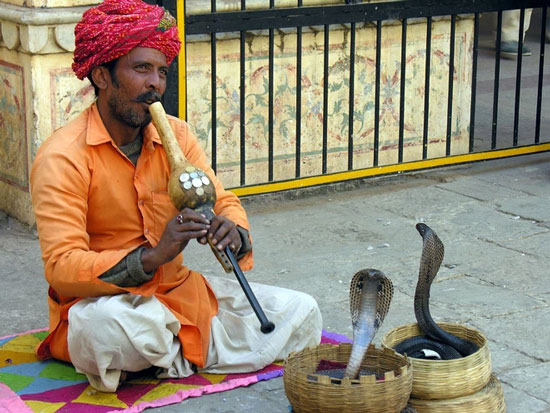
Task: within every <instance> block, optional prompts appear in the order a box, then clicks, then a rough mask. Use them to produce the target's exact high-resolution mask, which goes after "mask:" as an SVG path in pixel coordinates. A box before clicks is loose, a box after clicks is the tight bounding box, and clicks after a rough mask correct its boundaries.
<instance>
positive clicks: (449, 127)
mask: <svg viewBox="0 0 550 413" xmlns="http://www.w3.org/2000/svg"><path fill="white" fill-rule="evenodd" d="M455 30H456V15H454V14H453V15H452V16H451V36H450V37H451V39H450V45H449V86H448V88H447V90H448V95H447V136H446V141H445V154H446V155H447V156H449V155H450V154H451V141H452V126H453V91H454V88H453V85H454V74H455Z"/></svg>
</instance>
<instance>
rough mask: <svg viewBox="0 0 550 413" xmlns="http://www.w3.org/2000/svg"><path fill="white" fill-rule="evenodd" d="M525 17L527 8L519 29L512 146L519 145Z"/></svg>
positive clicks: (522, 10)
mask: <svg viewBox="0 0 550 413" xmlns="http://www.w3.org/2000/svg"><path fill="white" fill-rule="evenodd" d="M524 18H525V9H521V10H520V13H519V30H518V57H517V67H516V96H515V99H514V132H513V136H512V146H518V128H519V106H520V92H521V66H522V62H523V52H522V50H523V27H524V24H523V19H524Z"/></svg>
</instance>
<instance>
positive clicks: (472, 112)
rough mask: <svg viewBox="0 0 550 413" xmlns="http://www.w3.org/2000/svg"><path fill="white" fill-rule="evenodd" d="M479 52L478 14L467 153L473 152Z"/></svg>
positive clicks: (477, 14) (475, 31) (476, 15)
mask: <svg viewBox="0 0 550 413" xmlns="http://www.w3.org/2000/svg"><path fill="white" fill-rule="evenodd" d="M478 52H479V13H475V15H474V44H473V51H472V99H471V105H470V138H469V143H468V152H473V151H474V139H475V135H474V133H475V123H476V92H477V89H476V88H477V57H478Z"/></svg>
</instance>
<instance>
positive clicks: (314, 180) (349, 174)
mask: <svg viewBox="0 0 550 413" xmlns="http://www.w3.org/2000/svg"><path fill="white" fill-rule="evenodd" d="M547 151H550V143H546V144H538V145H530V146H522V147H520V148H512V149H501V150H495V151H488V152H477V153H468V154H464V155H455V156H447V157H443V158H434V159H426V160H421V161H413V162H406V163H401V164H395V165H385V166H378V167H372V168H366V169H358V170H355V171H346V172H337V173H333V174H327V175H320V176H311V177H307V178H297V179H292V180H288V181H281V182H275V183H268V184H260V185H251V186H245V187H241V188H232V189H231V192H233V193H235V194H236V195H237V196H247V195H257V194H265V193H268V192H278V191H286V190H289V189H298V188H305V187H310V186H316V185H323V184H330V183H335V182H342V181H349V180H352V179H359V178H367V177H371V176H379V175H388V174H395V173H399V172H405V171H415V170H420V169H429V168H435V167H440V166H448V165H457V164H461V163H468V162H476V161H485V160H490V159H499V158H508V157H512V156H518V155H526V154H530V153H538V152H547Z"/></svg>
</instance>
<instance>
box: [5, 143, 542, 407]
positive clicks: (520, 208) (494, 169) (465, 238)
mask: <svg viewBox="0 0 550 413" xmlns="http://www.w3.org/2000/svg"><path fill="white" fill-rule="evenodd" d="M244 204H245V206H246V208H247V210H248V212H249V216H250V220H251V224H252V234H253V237H254V243H255V244H254V245H255V251H256V255H255V256H256V267H255V269H254V270H253V271H251V272H250V273H248V275H247V277H248V280H249V281H251V282H262V283H270V284H274V285H279V286H285V287H290V288H294V289H297V290H301V291H305V292H308V293H310V294H312V295H313V296H314V297H315V298H316V299H317V300H318V302H319V305H320V307H321V310H322V312H323V317H324V325H325V328H327V329H329V330H332V331H335V332H338V333H342V334H346V335H348V336H351V322H350V316H349V310H348V305H349V304H348V297H347V294H348V289H349V281H350V279H351V277H352V276H353V274H354V273H355V272H356V271H358V270H360V269H364V268H369V267H370V268H377V269H379V270H381V271H383V272H384V273H385V274H386V275H387V276H388V277H390V278H391V279H392V281H393V283H394V286H395V290H396V292H395V296H394V299H393V302H392V305H391V308H390V312H389V314H388V315H387V317H386V320H385V322H384V324H383V326H382V328H381V329H380V331H379V332H378V335H377V337H376V339H375V341H376V342H380V340H381V338H382V337H383V335H384V333H386V332H387V331H388V330H389V329H391V328H393V327H396V326H398V325H401V324H405V323H409V322H413V321H414V314H413V302H412V297H413V292H414V286H415V283H416V277H417V275H418V262H419V257H420V251H421V244H422V243H421V238H420V236H419V235H418V233H417V232H416V230H415V228H414V226H415V224H416V223H417V222H421V221H423V222H425V223H427V224H428V225H429V226H431V227H432V228H433V229H434V230H435V231H436V232H437V233H438V235H439V236H440V238H441V239H442V241H443V242H444V244H445V246H446V255H445V259H444V262H443V266H442V268H441V270H440V272H439V274H438V276H437V278H436V282H435V283H434V285H433V287H432V315H433V316H434V318H435V319H436V321H451V322H461V323H466V324H467V325H470V326H473V327H475V328H477V329H479V330H481V331H483V332H484V333H485V334H486V336H487V337H488V339H489V341H490V350H491V354H492V358H493V368H494V372H495V373H496V374H497V375H498V377H499V378H500V380H501V381H502V382H503V384H504V391H505V397H506V402H507V405H508V412H512V413H524V412H533V413H537V412H550V392H549V390H548V389H550V376H549V375H548V371H550V347H549V346H548V342H549V340H550V325H549V323H548V320H549V319H550V278H549V270H548V268H549V263H550V208H549V207H548V206H549V205H550V154H549V153H543V154H537V155H530V156H523V157H519V158H512V159H505V160H498V161H490V162H483V163H478V164H473V165H468V166H459V167H454V168H450V169H444V170H432V171H426V172H423V173H416V174H412V175H407V176H398V177H393V178H385V179H376V180H370V181H366V182H356V183H354V184H348V185H347V188H342V186H341V185H340V186H338V190H336V188H335V187H325V188H323V189H322V192H319V190H316V191H313V190H310V191H303V192H301V193H294V194H289V195H285V196H283V195H279V196H273V195H271V196H264V197H256V198H254V199H252V200H247V199H245V200H244ZM0 251H2V254H1V255H0V268H1V270H0V276H1V279H2V280H3V288H2V289H1V290H0V303H1V308H2V311H1V312H0V336H3V335H7V334H11V333H16V332H20V331H24V330H28V329H31V328H38V327H44V326H46V324H47V322H46V314H47V307H46V300H45V297H46V283H45V281H44V279H43V276H42V268H41V261H40V252H39V247H38V241H37V239H36V236H35V235H34V232H33V231H32V230H31V229H29V228H27V227H25V226H22V225H20V224H19V223H17V222H16V221H13V220H12V219H9V218H8V217H5V216H3V218H2V219H1V220H0ZM188 256H189V257H192V258H189V259H190V260H191V261H192V263H191V264H190V265H191V267H192V268H196V269H198V270H201V271H203V272H204V273H207V274H215V273H220V271H219V268H218V266H219V264H218V263H217V261H215V259H214V258H213V256H211V252H210V251H209V249H208V248H206V247H202V246H200V245H198V244H197V245H194V246H193V247H192V249H191V251H190V253H188ZM259 409H262V410H263V411H265V412H288V411H289V403H288V401H287V399H286V397H285V392H284V388H283V381H282V379H280V378H279V379H274V380H271V381H268V382H265V383H258V384H255V385H252V386H250V387H248V388H241V389H237V390H233V391H230V392H226V393H218V394H214V395H208V396H203V397H200V398H198V399H190V400H186V401H184V402H183V403H181V404H179V405H173V406H166V407H163V408H158V409H152V410H151V411H158V412H163V413H168V412H179V411H189V412H220V413H221V412H224V413H229V412H253V411H258V410H259Z"/></svg>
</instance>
